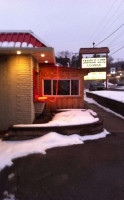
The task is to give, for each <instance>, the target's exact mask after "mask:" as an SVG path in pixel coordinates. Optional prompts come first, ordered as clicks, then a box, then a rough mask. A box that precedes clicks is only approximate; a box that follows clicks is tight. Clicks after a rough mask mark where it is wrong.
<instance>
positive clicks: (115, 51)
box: [110, 46, 124, 55]
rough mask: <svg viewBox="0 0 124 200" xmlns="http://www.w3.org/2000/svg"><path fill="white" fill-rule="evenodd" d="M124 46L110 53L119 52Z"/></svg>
mask: <svg viewBox="0 0 124 200" xmlns="http://www.w3.org/2000/svg"><path fill="white" fill-rule="evenodd" d="M123 48H124V46H122V47H121V48H119V49H117V50H116V51H114V52H113V53H111V54H110V55H113V54H115V53H116V52H118V51H120V50H121V49H123Z"/></svg>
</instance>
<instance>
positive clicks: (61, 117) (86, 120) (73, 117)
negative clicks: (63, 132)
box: [14, 109, 99, 127]
mask: <svg viewBox="0 0 124 200" xmlns="http://www.w3.org/2000/svg"><path fill="white" fill-rule="evenodd" d="M96 115H97V114H96V113H95V112H93V111H92V110H90V109H89V110H81V109H74V110H67V111H65V112H60V113H58V114H56V115H55V116H54V117H53V119H52V121H50V122H48V123H45V124H21V125H14V127H48V126H69V125H81V124H91V123H94V122H97V121H98V120H99V118H97V117H96V118H95V117H94V116H96Z"/></svg>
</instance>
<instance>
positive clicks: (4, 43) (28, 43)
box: [0, 31, 47, 47]
mask: <svg viewBox="0 0 124 200" xmlns="http://www.w3.org/2000/svg"><path fill="white" fill-rule="evenodd" d="M46 46H47V45H46V44H45V42H43V41H42V40H41V39H39V38H38V37H37V36H35V35H34V34H33V32H32V31H14V32H12V31H7V32H4V31H2V32H0V47H46Z"/></svg>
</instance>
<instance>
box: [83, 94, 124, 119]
mask: <svg viewBox="0 0 124 200" xmlns="http://www.w3.org/2000/svg"><path fill="white" fill-rule="evenodd" d="M84 100H85V101H87V102H88V103H93V104H96V105H97V106H99V107H100V108H102V109H104V110H105V111H107V112H110V113H112V114H114V115H116V116H117V117H120V118H121V119H124V117H123V116H122V115H120V114H118V113H116V112H114V111H113V110H111V109H109V108H106V107H104V106H102V105H100V104H99V103H97V102H96V101H95V100H94V99H92V98H89V97H87V96H86V94H85V95H84Z"/></svg>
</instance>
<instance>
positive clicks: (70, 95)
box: [42, 78, 80, 97]
mask: <svg viewBox="0 0 124 200" xmlns="http://www.w3.org/2000/svg"><path fill="white" fill-rule="evenodd" d="M45 80H51V95H47V94H44V81H45ZM54 80H55V81H57V79H49V78H46V79H43V80H42V83H43V84H42V85H43V88H42V91H43V96H49V97H51V96H53V97H55V96H56V95H54V94H53V81H54ZM59 80H61V81H67V80H69V81H70V91H69V95H58V94H57V96H58V97H79V96H80V79H77V78H75V79H74V78H73V79H59ZM71 80H77V81H78V83H79V85H78V86H79V88H78V94H77V95H72V94H71Z"/></svg>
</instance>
